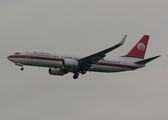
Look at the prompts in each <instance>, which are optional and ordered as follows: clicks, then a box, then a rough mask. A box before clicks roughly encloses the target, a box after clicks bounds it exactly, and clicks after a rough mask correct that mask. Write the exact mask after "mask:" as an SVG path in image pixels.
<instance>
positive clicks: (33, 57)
mask: <svg viewBox="0 0 168 120" xmlns="http://www.w3.org/2000/svg"><path fill="white" fill-rule="evenodd" d="M8 58H26V59H39V60H52V61H63V60H64V58H54V57H53V58H52V57H44V56H30V55H10V56H8ZM97 65H104V66H115V67H125V68H131V69H137V68H138V67H136V66H130V65H125V64H114V63H109V62H97Z"/></svg>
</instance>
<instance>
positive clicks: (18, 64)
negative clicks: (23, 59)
mask: <svg viewBox="0 0 168 120" xmlns="http://www.w3.org/2000/svg"><path fill="white" fill-rule="evenodd" d="M15 65H17V66H21V68H20V70H21V71H23V70H24V68H23V64H20V63H16V64H15Z"/></svg>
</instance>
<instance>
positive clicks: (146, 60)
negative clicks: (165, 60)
mask: <svg viewBox="0 0 168 120" xmlns="http://www.w3.org/2000/svg"><path fill="white" fill-rule="evenodd" d="M158 57H160V55H158V56H155V57H151V58H148V59H144V60H141V61H138V62H135V63H136V64H146V63H148V62H150V61H152V60H154V59H156V58H158Z"/></svg>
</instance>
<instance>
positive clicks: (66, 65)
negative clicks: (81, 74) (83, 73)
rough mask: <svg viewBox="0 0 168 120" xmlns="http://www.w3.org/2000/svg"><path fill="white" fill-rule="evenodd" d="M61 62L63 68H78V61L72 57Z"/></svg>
mask: <svg viewBox="0 0 168 120" xmlns="http://www.w3.org/2000/svg"><path fill="white" fill-rule="evenodd" d="M62 64H63V67H64V69H65V70H77V69H78V68H79V63H78V61H76V60H72V59H64V61H63V63H62Z"/></svg>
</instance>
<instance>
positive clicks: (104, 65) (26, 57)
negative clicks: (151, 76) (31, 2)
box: [7, 35, 160, 79]
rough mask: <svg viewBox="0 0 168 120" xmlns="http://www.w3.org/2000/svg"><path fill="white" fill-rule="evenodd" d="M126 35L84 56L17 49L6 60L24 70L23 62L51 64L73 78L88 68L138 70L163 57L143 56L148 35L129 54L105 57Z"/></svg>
mask: <svg viewBox="0 0 168 120" xmlns="http://www.w3.org/2000/svg"><path fill="white" fill-rule="evenodd" d="M126 37H127V35H125V36H124V37H123V39H122V40H121V42H119V43H118V44H116V45H114V46H112V47H110V48H107V49H105V50H102V51H100V52H97V53H95V54H91V55H88V56H85V57H83V56H75V55H63V54H52V53H45V52H36V51H32V52H16V53H13V54H11V55H9V56H8V57H7V59H8V60H10V61H12V62H14V63H15V65H17V66H21V71H23V70H24V67H23V66H24V65H28V66H37V67H48V68H49V70H48V72H49V74H50V75H58V76H63V75H65V74H67V73H70V72H71V73H73V74H74V75H73V78H74V79H77V78H78V76H79V75H80V74H83V75H84V74H85V73H86V72H88V71H90V72H91V71H93V72H105V73H112V72H121V71H128V70H136V69H139V68H142V67H145V65H146V63H148V62H150V61H152V60H154V59H156V58H158V57H160V55H158V56H154V57H151V58H147V59H144V56H145V53H146V49H147V45H148V40H149V35H144V36H143V37H142V38H141V39H140V40H139V42H138V43H137V44H136V45H135V46H134V47H133V48H132V49H131V50H130V51H129V52H128V53H127V54H126V55H123V56H120V57H117V58H113V59H110V58H105V57H106V54H107V53H109V52H111V51H112V50H114V49H116V48H118V47H120V46H122V45H123V44H124V42H125V39H126Z"/></svg>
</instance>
